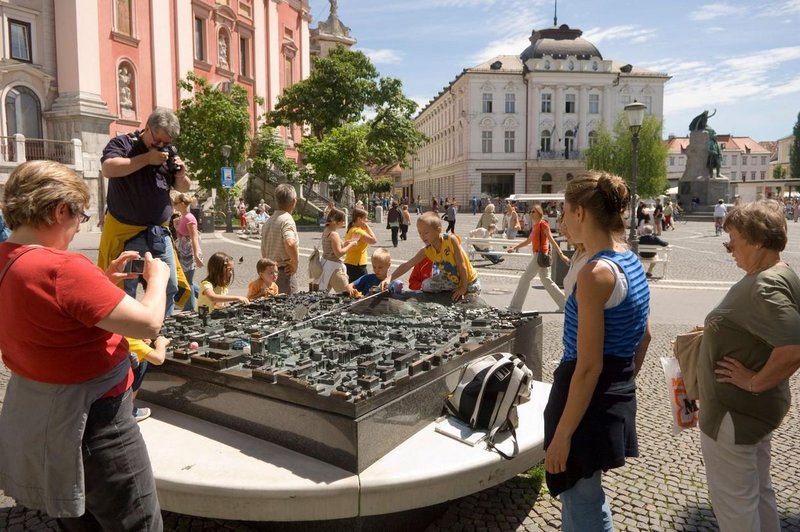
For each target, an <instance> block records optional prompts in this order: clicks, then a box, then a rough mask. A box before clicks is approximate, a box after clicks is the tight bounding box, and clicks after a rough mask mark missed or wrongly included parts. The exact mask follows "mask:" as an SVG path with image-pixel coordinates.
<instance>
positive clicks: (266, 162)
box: [250, 125, 298, 184]
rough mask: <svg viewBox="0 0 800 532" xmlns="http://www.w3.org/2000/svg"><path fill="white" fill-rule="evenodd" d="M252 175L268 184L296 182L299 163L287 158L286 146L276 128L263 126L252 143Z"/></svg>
mask: <svg viewBox="0 0 800 532" xmlns="http://www.w3.org/2000/svg"><path fill="white" fill-rule="evenodd" d="M250 159H251V160H252V161H253V164H252V165H251V166H250V175H252V176H253V177H255V178H259V179H263V180H264V181H265V182H267V183H272V184H277V183H279V182H281V181H295V180H296V179H297V176H298V169H297V163H295V161H294V160H293V159H290V158H289V157H287V156H286V145H285V144H284V142H283V139H282V138H281V137H280V135H278V134H277V131H276V130H275V128H273V127H270V126H268V125H262V126H261V127H260V128H258V131H257V132H256V136H255V137H254V138H253V140H252V141H251V143H250Z"/></svg>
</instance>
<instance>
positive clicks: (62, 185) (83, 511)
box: [0, 161, 169, 530]
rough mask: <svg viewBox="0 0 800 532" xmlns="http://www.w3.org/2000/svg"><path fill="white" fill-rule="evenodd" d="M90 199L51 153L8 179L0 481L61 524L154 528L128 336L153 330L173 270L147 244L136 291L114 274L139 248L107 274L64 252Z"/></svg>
mask: <svg viewBox="0 0 800 532" xmlns="http://www.w3.org/2000/svg"><path fill="white" fill-rule="evenodd" d="M89 199H90V194H89V189H88V187H87V186H86V184H85V183H84V181H83V180H82V179H81V178H80V177H79V176H78V175H77V174H76V173H75V172H73V171H72V170H70V169H69V168H67V167H66V166H64V165H62V164H60V163H56V162H52V161H29V162H26V163H23V164H21V165H19V166H18V167H17V168H16V169H15V170H14V171H13V172H12V173H11V175H10V176H9V178H8V181H7V183H6V185H5V192H4V207H3V214H4V215H5V218H6V221H7V222H8V225H9V227H11V229H12V233H11V236H10V238H9V239H8V240H7V241H6V242H4V243H2V244H0V302H1V303H0V305H2V316H3V319H2V320H0V351H2V353H3V362H4V364H5V365H6V366H7V367H8V369H9V370H10V371H11V379H10V381H9V383H8V387H7V391H6V395H5V400H4V404H3V409H2V411H0V449H2V453H0V489H2V490H3V491H4V492H5V493H6V494H7V495H8V496H10V497H13V498H14V499H15V500H16V501H17V502H18V503H19V504H21V505H24V506H27V507H30V508H36V509H40V510H43V511H45V512H47V513H48V514H49V515H52V516H57V517H59V518H61V519H60V524H61V526H62V528H64V529H66V530H87V529H92V530H94V529H98V528H102V529H104V530H111V529H115V530H160V529H161V528H162V522H161V511H160V507H159V504H158V498H157V497H156V490H155V481H154V479H153V473H152V470H151V467H150V460H149V457H148V454H147V448H146V447H145V443H144V440H143V438H142V435H141V433H140V432H139V429H138V427H137V425H136V421H135V420H134V418H133V416H132V415H131V412H132V410H133V402H132V399H131V392H130V386H131V382H132V380H133V374H132V372H131V365H130V362H129V359H128V355H129V350H128V343H127V341H126V340H125V338H124V336H130V337H132V338H155V337H156V336H157V335H158V332H159V330H160V328H161V325H162V323H163V319H164V318H163V316H164V313H163V309H164V306H165V303H166V301H165V300H166V285H167V280H168V278H169V268H168V267H167V265H166V264H164V263H163V262H162V261H160V260H157V259H153V258H152V256H151V255H150V254H149V253H147V254H145V257H144V269H143V273H142V274H141V277H142V278H143V279H144V280H145V281H146V282H147V289H146V291H145V293H144V297H143V298H142V300H141V301H136V300H135V299H133V298H132V297H129V296H127V295H125V293H124V292H123V291H122V290H121V289H119V288H118V287H117V286H116V285H115V283H117V282H119V281H121V280H124V279H129V278H132V277H134V276H136V275H137V274H133V273H130V274H126V273H124V269H125V265H126V263H128V262H129V261H130V260H131V259H132V258H134V257H137V256H138V254H137V253H135V252H124V253H122V255H120V256H119V257H118V258H116V259H114V260H113V261H111V264H110V266H109V267H108V269H107V270H106V271H105V272H103V271H102V270H100V269H99V268H98V267H97V266H95V265H94V264H92V262H91V261H90V260H89V259H88V258H86V257H85V256H83V255H79V254H76V253H71V252H69V251H68V250H67V248H68V247H69V244H70V242H71V241H72V239H73V237H74V236H75V235H76V234H77V233H78V232H79V231H80V227H81V224H82V223H84V222H86V221H87V220H88V219H89V216H88V215H87V214H86V213H85V212H84V210H85V209H86V207H87V206H88V205H89ZM21 302H24V303H23V304H21Z"/></svg>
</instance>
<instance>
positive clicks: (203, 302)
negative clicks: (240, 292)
mask: <svg viewBox="0 0 800 532" xmlns="http://www.w3.org/2000/svg"><path fill="white" fill-rule="evenodd" d="M209 288H211V289H212V290H213V291H214V293H215V294H219V295H221V296H224V295H227V294H228V287H227V286H214V285H212V284H211V281H203V282H201V283H200V297H198V298H197V308H200V307H206V308H207V309H208V310H214V309H215V308H222V307H224V306H225V303H220V304H218V305H214V303H213V302H212V301H211V300H210V299H209V298H208V296H207V295H206V294H205V292H206V290H208V289H209Z"/></svg>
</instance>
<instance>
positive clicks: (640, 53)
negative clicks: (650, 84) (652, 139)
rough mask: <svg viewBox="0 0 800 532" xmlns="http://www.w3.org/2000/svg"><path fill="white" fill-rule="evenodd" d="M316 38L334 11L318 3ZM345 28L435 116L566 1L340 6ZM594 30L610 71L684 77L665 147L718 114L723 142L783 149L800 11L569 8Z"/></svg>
mask: <svg viewBox="0 0 800 532" xmlns="http://www.w3.org/2000/svg"><path fill="white" fill-rule="evenodd" d="M309 3H310V6H311V14H312V17H313V20H312V22H311V27H312V28H314V27H316V26H317V23H318V22H319V21H320V20H325V19H326V18H327V17H328V13H329V11H330V4H329V0H310V2H309ZM338 12H339V18H340V20H341V21H342V22H343V23H344V24H345V25H346V26H348V27H349V28H350V30H351V36H353V37H354V38H356V39H357V43H356V45H355V47H354V48H355V49H358V50H361V51H362V52H364V53H365V54H367V55H368V56H369V57H370V59H371V60H372V62H373V64H374V65H375V66H376V67H377V68H378V70H379V71H380V73H381V75H382V76H389V77H395V78H398V79H400V80H401V81H402V82H403V88H404V91H405V94H406V96H408V97H409V98H412V99H413V100H415V101H417V102H418V103H419V104H420V105H425V104H426V103H427V102H429V101H430V100H431V99H432V98H433V97H435V96H436V95H437V94H438V93H439V91H440V90H441V89H442V88H443V87H446V86H447V85H448V84H449V83H450V82H451V81H452V80H453V79H454V78H455V77H456V76H457V75H458V74H459V73H460V72H461V71H462V70H463V69H464V68H469V67H473V66H476V65H478V64H479V63H481V62H483V61H486V60H487V59H490V58H492V57H494V56H496V55H519V54H520V53H521V52H522V51H523V50H524V49H525V48H526V47H527V46H528V45H529V44H530V43H529V41H528V38H529V37H530V35H531V31H532V30H534V29H542V28H549V27H553V12H554V0H339V1H338ZM561 24H568V25H569V26H570V27H571V28H578V29H581V30H583V38H585V39H587V40H588V41H590V42H591V43H593V44H594V45H595V46H596V47H597V48H598V50H600V53H601V54H602V55H603V58H604V59H613V60H615V61H620V62H622V63H631V64H633V65H636V66H638V67H643V68H647V69H650V70H655V71H658V72H662V73H666V74H668V75H670V76H672V79H671V80H669V81H668V82H667V84H666V86H665V89H664V136H665V137H666V136H667V135H670V134H674V135H678V136H683V135H687V134H688V127H689V122H690V121H691V119H692V118H693V117H694V116H696V115H698V114H699V113H701V112H702V111H703V110H705V109H708V110H709V111H712V110H714V109H717V114H716V116H714V117H712V118H711V119H710V120H709V125H710V126H711V127H713V128H714V129H715V130H716V131H717V133H718V134H728V133H730V134H733V135H736V136H747V137H752V138H753V139H755V140H756V141H767V140H777V139H779V138H782V137H785V136H787V135H791V134H792V128H793V126H794V124H795V122H796V121H797V119H798V113H800V0H756V1H746V0H739V1H715V2H711V3H702V2H696V1H689V0H674V1H672V2H656V1H654V0H645V1H640V0H561V1H560V2H558V25H561Z"/></svg>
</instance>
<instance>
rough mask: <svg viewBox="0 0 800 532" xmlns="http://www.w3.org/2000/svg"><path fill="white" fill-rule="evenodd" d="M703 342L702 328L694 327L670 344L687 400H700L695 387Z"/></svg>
mask: <svg viewBox="0 0 800 532" xmlns="http://www.w3.org/2000/svg"><path fill="white" fill-rule="evenodd" d="M702 341H703V328H702V327H695V328H693V329H692V330H691V331H689V332H686V333H683V334H679V335H678V336H676V337H675V340H673V342H672V352H673V353H674V354H675V358H677V359H678V365H679V366H680V368H681V373H682V374H683V382H684V385H685V386H686V397H687V398H688V399H689V400H692V401H693V400H695V399H700V393H699V390H698V387H697V362H698V361H699V360H700V344H701V343H702Z"/></svg>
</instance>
